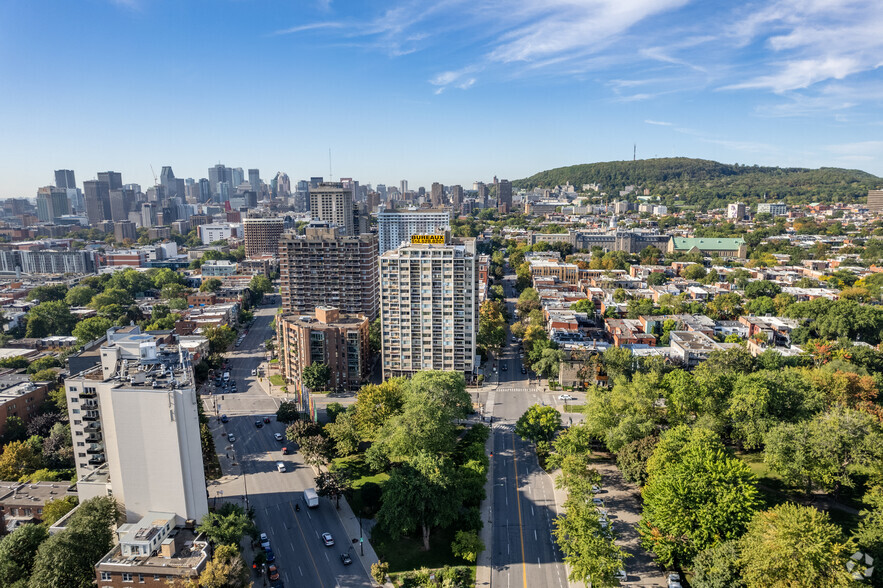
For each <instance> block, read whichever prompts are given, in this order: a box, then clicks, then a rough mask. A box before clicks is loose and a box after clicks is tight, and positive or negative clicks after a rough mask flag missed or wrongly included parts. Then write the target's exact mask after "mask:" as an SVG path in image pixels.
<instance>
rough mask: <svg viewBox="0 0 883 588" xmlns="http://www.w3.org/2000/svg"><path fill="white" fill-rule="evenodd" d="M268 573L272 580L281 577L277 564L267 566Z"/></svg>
mask: <svg viewBox="0 0 883 588" xmlns="http://www.w3.org/2000/svg"><path fill="white" fill-rule="evenodd" d="M267 575H269V576H270V580H278V579H279V568H277V567H276V564H270V567H268V568H267Z"/></svg>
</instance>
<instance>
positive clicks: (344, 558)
mask: <svg viewBox="0 0 883 588" xmlns="http://www.w3.org/2000/svg"><path fill="white" fill-rule="evenodd" d="M340 563H342V564H343V565H345V566H348V565H350V564H351V563H353V558H351V557H350V554H349V553H341V554H340Z"/></svg>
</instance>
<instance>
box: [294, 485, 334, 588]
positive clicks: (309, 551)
mask: <svg viewBox="0 0 883 588" xmlns="http://www.w3.org/2000/svg"><path fill="white" fill-rule="evenodd" d="M288 508H290V509H291V514H293V515H294V522H295V523H297V530H298V531H300V536H301V537H302V538H303V540H304V545H305V546H306V548H307V554H308V555H309V556H310V561H311V562H313V569H314V570H315V571H316V579H317V580H319V586H321V587H322V588H325V584H324V583H323V582H322V576H320V575H319V567H318V566H317V565H316V560H315V559H313V551H312V550H311V549H310V544H309V543H307V536H306V535H304V530H303V529H302V528H301V526H300V521H299V520H297V513H296V512H294V507H293V506H291V503H290V502H289V503H288Z"/></svg>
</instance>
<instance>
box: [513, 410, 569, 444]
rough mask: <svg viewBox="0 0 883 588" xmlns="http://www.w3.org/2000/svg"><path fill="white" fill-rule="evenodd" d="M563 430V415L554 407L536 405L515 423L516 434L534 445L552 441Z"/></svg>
mask: <svg viewBox="0 0 883 588" xmlns="http://www.w3.org/2000/svg"><path fill="white" fill-rule="evenodd" d="M560 428H561V413H560V412H558V411H557V410H556V409H555V408H554V407H552V406H540V405H538V404H534V405H533V406H531V407H530V408H528V409H527V411H526V412H525V413H524V414H523V415H521V417H520V418H519V419H518V422H516V423H515V434H516V435H518V436H519V437H521V438H522V439H527V440H529V441H532V442H533V443H539V442H540V441H551V440H552V438H553V437H554V436H555V432H556V431H558V429H560Z"/></svg>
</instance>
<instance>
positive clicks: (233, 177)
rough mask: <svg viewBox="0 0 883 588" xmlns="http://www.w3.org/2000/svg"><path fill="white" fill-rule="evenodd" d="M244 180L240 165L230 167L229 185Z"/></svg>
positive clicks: (234, 184) (235, 184) (237, 183)
mask: <svg viewBox="0 0 883 588" xmlns="http://www.w3.org/2000/svg"><path fill="white" fill-rule="evenodd" d="M244 181H245V173H243V171H242V168H241V167H233V168H230V185H231V186H238V185H239V184H241V183H243V182H244Z"/></svg>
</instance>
